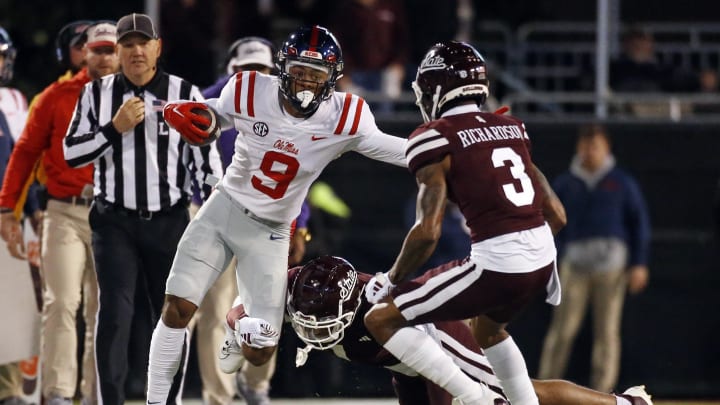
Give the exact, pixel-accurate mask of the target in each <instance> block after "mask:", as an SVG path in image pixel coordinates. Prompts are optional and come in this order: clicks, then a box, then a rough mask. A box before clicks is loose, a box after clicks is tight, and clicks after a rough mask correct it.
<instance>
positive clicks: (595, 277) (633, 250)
mask: <svg viewBox="0 0 720 405" xmlns="http://www.w3.org/2000/svg"><path fill="white" fill-rule="evenodd" d="M553 189H554V190H555V192H556V193H557V195H558V197H559V198H560V200H561V201H562V203H563V204H564V205H565V209H566V211H567V219H568V222H567V225H566V226H565V228H564V229H563V230H562V231H561V232H560V233H559V234H558V235H557V240H556V241H557V248H558V257H559V259H560V260H559V263H560V281H561V285H562V292H563V299H562V302H561V303H560V305H559V306H558V307H556V308H555V310H554V312H553V318H552V322H551V324H550V329H549V331H548V334H547V336H546V338H545V344H544V348H543V352H542V356H541V359H540V371H539V373H538V378H539V379H551V378H562V377H563V375H564V374H565V369H566V367H567V363H568V357H569V355H570V352H571V350H572V346H573V341H574V340H575V336H576V335H577V332H578V329H579V328H580V326H581V325H582V320H583V318H584V317H585V312H586V309H587V305H588V303H590V305H591V307H592V318H593V335H594V343H593V350H592V368H591V376H590V387H591V388H593V389H595V390H598V391H603V392H609V391H611V390H612V389H613V388H615V384H616V383H617V379H618V373H619V371H620V325H621V317H622V308H623V302H624V299H625V292H626V291H629V292H630V293H632V294H635V293H638V292H640V291H642V290H643V289H644V288H645V286H646V285H647V282H648V269H647V259H648V249H649V245H650V223H649V219H648V212H647V207H646V206H645V201H644V199H643V196H642V193H641V191H640V188H639V187H638V184H637V182H636V181H635V179H633V178H632V177H631V176H630V175H629V174H627V173H626V172H625V171H624V170H622V169H620V168H618V167H617V166H616V165H615V158H614V157H613V155H612V153H611V151H610V140H609V136H608V134H607V132H606V130H605V128H604V127H602V126H600V125H587V126H584V127H582V128H581V129H580V133H579V137H578V141H577V154H576V155H575V157H574V158H573V160H572V163H571V165H570V170H569V172H567V173H565V174H563V175H561V176H560V177H558V178H557V179H556V180H555V182H554V183H553Z"/></svg>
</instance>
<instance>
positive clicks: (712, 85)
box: [693, 69, 720, 114]
mask: <svg viewBox="0 0 720 405" xmlns="http://www.w3.org/2000/svg"><path fill="white" fill-rule="evenodd" d="M719 84H720V81H719V80H718V72H717V70H715V69H705V70H703V71H701V72H700V94H706V95H708V96H715V97H712V102H709V103H696V104H695V105H694V106H693V112H695V113H700V114H720V101H718V100H717V96H718V95H720V85H719Z"/></svg>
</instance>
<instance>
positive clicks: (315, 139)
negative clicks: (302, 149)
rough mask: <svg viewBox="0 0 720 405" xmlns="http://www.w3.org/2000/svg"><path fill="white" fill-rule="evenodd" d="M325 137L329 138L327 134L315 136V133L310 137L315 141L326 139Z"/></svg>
mask: <svg viewBox="0 0 720 405" xmlns="http://www.w3.org/2000/svg"><path fill="white" fill-rule="evenodd" d="M325 138H327V136H315V135H313V136H311V137H310V139H311V140H313V141H319V140H321V139H325Z"/></svg>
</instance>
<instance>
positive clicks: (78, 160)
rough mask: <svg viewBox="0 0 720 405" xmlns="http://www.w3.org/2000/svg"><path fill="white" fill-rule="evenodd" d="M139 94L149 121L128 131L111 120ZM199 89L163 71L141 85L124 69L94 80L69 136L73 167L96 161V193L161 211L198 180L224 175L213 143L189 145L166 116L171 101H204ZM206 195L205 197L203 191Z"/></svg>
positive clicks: (118, 202)
mask: <svg viewBox="0 0 720 405" xmlns="http://www.w3.org/2000/svg"><path fill="white" fill-rule="evenodd" d="M134 96H137V97H140V98H142V99H143V100H144V101H145V120H144V121H142V122H141V123H139V124H138V125H136V126H135V128H134V129H131V130H129V131H127V132H125V133H119V132H118V131H117V130H116V129H115V127H113V125H112V118H113V116H115V113H116V112H117V110H118V109H119V108H120V106H121V105H122V104H123V103H124V102H125V101H126V100H128V99H130V98H132V97H134ZM202 99H203V98H202V95H201V93H200V90H199V89H198V88H197V87H196V86H194V85H192V84H190V83H188V82H187V81H185V80H183V79H181V78H179V77H177V76H173V75H170V74H167V73H164V72H162V71H158V72H157V73H156V74H155V77H153V79H152V80H151V81H150V82H149V83H147V84H146V85H145V86H142V87H137V86H135V85H134V84H132V83H131V82H130V81H129V80H128V79H127V78H126V77H125V76H124V75H123V74H122V73H117V74H115V75H110V76H105V77H103V78H101V79H97V80H94V81H92V82H90V83H88V84H87V85H85V87H84V88H83V90H82V93H81V94H80V98H79V99H78V103H77V105H76V106H75V112H74V113H73V118H72V121H71V123H70V126H69V128H68V132H67V136H66V137H65V145H64V151H65V160H66V161H67V163H68V165H70V166H71V167H79V166H84V165H87V164H90V163H95V174H94V181H95V186H94V188H95V196H96V197H100V198H103V199H105V200H107V201H109V202H111V203H113V204H115V205H118V206H121V207H124V208H127V209H133V210H147V211H159V210H163V209H167V208H170V207H171V206H173V205H175V204H176V203H178V202H181V201H183V202H184V201H188V199H189V196H190V195H191V188H190V187H191V186H190V185H191V180H192V179H191V176H193V175H194V176H195V177H196V179H197V182H198V184H204V183H205V179H206V178H207V177H208V176H210V175H213V176H214V177H215V178H220V177H221V176H222V164H221V162H220V156H219V154H218V152H217V148H216V147H215V146H214V144H211V145H208V146H203V147H195V146H190V145H188V144H187V143H185V141H183V139H182V138H181V137H180V134H179V133H178V132H177V131H175V130H174V129H172V128H171V127H170V126H169V125H168V124H167V123H166V122H165V120H164V119H163V116H162V108H163V106H164V105H165V103H166V101H167V100H202ZM204 197H207V196H204Z"/></svg>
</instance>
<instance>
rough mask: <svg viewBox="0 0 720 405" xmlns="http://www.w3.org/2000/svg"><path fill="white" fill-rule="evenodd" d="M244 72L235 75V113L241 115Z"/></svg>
mask: <svg viewBox="0 0 720 405" xmlns="http://www.w3.org/2000/svg"><path fill="white" fill-rule="evenodd" d="M242 77H243V75H242V72H237V74H235V112H236V113H238V114H241V113H242V111H241V109H240V95H242Z"/></svg>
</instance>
